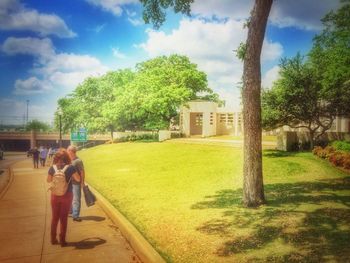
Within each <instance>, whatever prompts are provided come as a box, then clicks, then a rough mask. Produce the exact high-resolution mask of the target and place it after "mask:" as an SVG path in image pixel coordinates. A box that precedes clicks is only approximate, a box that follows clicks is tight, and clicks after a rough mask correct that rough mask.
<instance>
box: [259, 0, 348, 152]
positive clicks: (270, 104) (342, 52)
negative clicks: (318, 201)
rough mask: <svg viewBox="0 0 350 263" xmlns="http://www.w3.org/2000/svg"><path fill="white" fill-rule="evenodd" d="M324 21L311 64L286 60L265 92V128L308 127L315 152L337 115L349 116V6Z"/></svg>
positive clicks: (299, 59)
mask: <svg viewBox="0 0 350 263" xmlns="http://www.w3.org/2000/svg"><path fill="white" fill-rule="evenodd" d="M343 2H345V3H346V4H345V5H343V6H342V7H341V8H340V9H339V10H338V11H337V12H333V11H331V12H330V13H328V14H327V15H326V16H325V17H324V18H323V19H322V21H323V24H324V27H325V28H324V29H323V31H322V32H321V33H320V34H319V35H317V36H316V37H315V38H314V41H313V47H312V49H311V51H310V53H309V56H308V59H307V60H305V61H303V58H302V57H301V56H300V55H297V56H296V57H295V58H292V59H284V60H282V62H281V65H280V68H281V70H280V78H279V80H278V81H277V82H275V84H274V86H273V88H272V89H271V90H265V91H264V92H263V102H262V106H263V126H264V128H265V129H273V128H276V127H280V126H283V125H288V126H290V127H292V128H306V129H307V130H308V131H309V133H310V137H311V148H313V146H314V143H315V142H316V141H317V140H318V138H319V137H320V136H322V135H323V134H324V133H325V132H326V131H327V130H329V129H330V128H331V127H332V124H333V123H334V120H335V118H336V117H337V116H339V117H341V116H346V117H348V116H350V67H349V65H350V19H349V17H350V4H349V2H350V1H349V0H347V1H343Z"/></svg>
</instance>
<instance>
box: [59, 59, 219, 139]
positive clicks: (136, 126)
mask: <svg viewBox="0 0 350 263" xmlns="http://www.w3.org/2000/svg"><path fill="white" fill-rule="evenodd" d="M193 99H205V100H211V101H216V102H218V103H219V104H220V103H222V101H220V100H219V97H218V95H217V94H216V93H214V92H213V91H212V90H211V89H210V88H209V87H208V84H207V77H206V74H205V73H204V72H202V71H199V70H198V69H197V65H196V64H193V63H191V62H190V60H189V59H188V58H187V57H185V56H179V55H171V56H169V57H166V56H161V57H157V58H154V59H151V60H148V61H145V62H142V63H139V64H137V66H136V69H135V71H132V70H130V69H125V70H118V71H115V72H109V73H107V74H106V75H104V76H101V77H95V78H88V79H86V80H85V81H84V82H83V83H82V84H80V85H79V86H78V87H77V88H76V89H75V90H74V92H73V93H72V94H70V95H69V96H67V97H65V98H61V99H60V100H59V101H58V105H59V107H61V109H62V111H63V115H62V124H63V128H64V130H65V131H67V130H69V129H76V128H79V127H85V128H87V129H88V130H89V131H91V132H96V131H103V132H104V131H106V130H109V131H110V132H113V131H115V130H154V129H164V128H168V127H169V124H170V120H171V119H172V118H175V117H176V116H177V115H178V110H179V106H180V105H182V104H183V103H184V102H186V101H189V100H193ZM56 125H58V118H57V116H56Z"/></svg>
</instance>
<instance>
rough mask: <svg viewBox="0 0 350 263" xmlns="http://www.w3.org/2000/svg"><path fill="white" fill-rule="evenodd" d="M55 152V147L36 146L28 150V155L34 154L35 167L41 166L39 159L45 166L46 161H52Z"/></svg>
mask: <svg viewBox="0 0 350 263" xmlns="http://www.w3.org/2000/svg"><path fill="white" fill-rule="evenodd" d="M54 153H55V149H54V148H53V147H50V148H48V147H45V146H41V147H40V148H37V147H34V148H33V149H30V150H29V151H28V156H29V155H31V156H32V158H33V165H34V168H39V161H40V166H41V167H45V164H46V161H47V160H48V161H51V160H52V157H53V155H54Z"/></svg>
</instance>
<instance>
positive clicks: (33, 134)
mask: <svg viewBox="0 0 350 263" xmlns="http://www.w3.org/2000/svg"><path fill="white" fill-rule="evenodd" d="M34 147H36V131H35V130H31V132H30V148H31V149H33V148H34Z"/></svg>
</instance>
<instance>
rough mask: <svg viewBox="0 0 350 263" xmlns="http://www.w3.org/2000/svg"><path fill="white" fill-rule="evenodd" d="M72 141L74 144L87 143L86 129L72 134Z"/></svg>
mask: <svg viewBox="0 0 350 263" xmlns="http://www.w3.org/2000/svg"><path fill="white" fill-rule="evenodd" d="M70 140H71V141H72V142H86V141H87V132H86V130H85V129H80V130H79V131H76V132H71V133H70Z"/></svg>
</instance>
